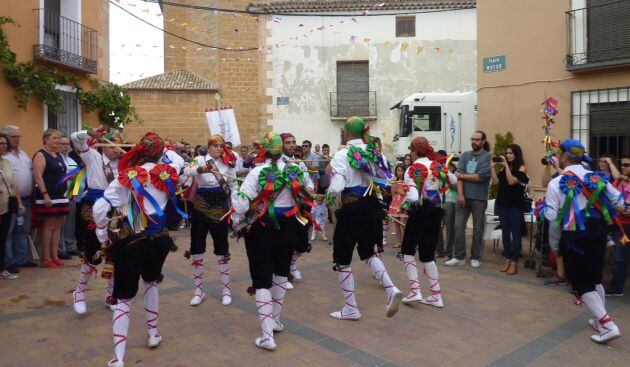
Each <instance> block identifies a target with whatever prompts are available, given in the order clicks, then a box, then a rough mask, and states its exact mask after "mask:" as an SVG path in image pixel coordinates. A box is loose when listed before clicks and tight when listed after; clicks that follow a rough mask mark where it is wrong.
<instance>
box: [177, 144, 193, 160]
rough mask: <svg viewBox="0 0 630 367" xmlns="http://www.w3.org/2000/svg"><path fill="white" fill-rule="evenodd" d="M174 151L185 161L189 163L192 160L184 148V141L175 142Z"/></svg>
mask: <svg viewBox="0 0 630 367" xmlns="http://www.w3.org/2000/svg"><path fill="white" fill-rule="evenodd" d="M175 153H177V154H178V155H179V156H180V157H182V159H183V160H184V162H186V163H190V162H191V161H192V157H191V156H190V155H189V154H188V151H187V150H186V145H184V143H181V142H177V143H175Z"/></svg>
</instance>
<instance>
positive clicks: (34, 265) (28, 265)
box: [19, 261, 39, 268]
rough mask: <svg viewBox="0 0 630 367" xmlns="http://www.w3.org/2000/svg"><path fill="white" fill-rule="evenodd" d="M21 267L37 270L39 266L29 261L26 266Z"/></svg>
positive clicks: (21, 265)
mask: <svg viewBox="0 0 630 367" xmlns="http://www.w3.org/2000/svg"><path fill="white" fill-rule="evenodd" d="M19 266H20V268H36V267H38V266H39V265H38V264H37V263H34V262H32V261H27V262H25V263H24V264H20V265H19Z"/></svg>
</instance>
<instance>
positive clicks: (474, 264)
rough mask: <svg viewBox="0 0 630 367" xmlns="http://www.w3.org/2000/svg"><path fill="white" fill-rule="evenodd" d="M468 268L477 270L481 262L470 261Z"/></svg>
mask: <svg viewBox="0 0 630 367" xmlns="http://www.w3.org/2000/svg"><path fill="white" fill-rule="evenodd" d="M470 266H471V267H473V268H478V267H480V266H481V261H479V260H470Z"/></svg>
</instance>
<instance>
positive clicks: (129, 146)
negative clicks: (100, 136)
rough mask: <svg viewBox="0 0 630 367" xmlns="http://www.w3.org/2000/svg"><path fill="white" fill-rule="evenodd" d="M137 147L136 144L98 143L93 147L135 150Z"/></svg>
mask: <svg viewBox="0 0 630 367" xmlns="http://www.w3.org/2000/svg"><path fill="white" fill-rule="evenodd" d="M135 146H136V145H135V144H116V143H112V144H107V143H96V144H94V145H93V147H121V148H133V147H135Z"/></svg>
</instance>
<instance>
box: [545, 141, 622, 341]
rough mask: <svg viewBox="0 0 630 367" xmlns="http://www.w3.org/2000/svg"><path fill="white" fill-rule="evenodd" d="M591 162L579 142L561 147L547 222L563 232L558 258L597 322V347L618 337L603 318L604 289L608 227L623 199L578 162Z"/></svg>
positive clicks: (550, 189)
mask: <svg viewBox="0 0 630 367" xmlns="http://www.w3.org/2000/svg"><path fill="white" fill-rule="evenodd" d="M583 161H585V162H591V159H590V157H589V156H588V155H587V154H586V150H585V148H584V146H583V145H582V143H581V142H580V141H579V140H575V139H567V140H565V141H563V142H562V143H560V146H559V151H558V162H559V165H560V168H562V169H563V171H562V174H561V175H559V176H558V177H556V178H554V179H553V180H551V182H550V183H549V187H548V188H547V195H546V209H545V217H546V218H547V219H548V220H549V222H550V224H551V226H550V228H549V230H550V237H551V233H552V231H561V234H560V242H559V255H560V256H562V258H563V260H564V261H563V263H564V272H565V274H566V277H567V279H568V280H569V281H570V282H571V285H572V286H573V290H574V291H575V292H576V293H577V296H578V297H581V299H582V301H583V302H584V304H585V305H586V306H587V307H588V309H589V311H590V312H591V313H592V314H593V316H595V318H592V319H590V320H589V321H588V323H589V325H591V326H592V327H593V328H594V329H595V330H597V332H598V333H597V334H595V335H591V340H592V341H594V342H596V343H600V344H603V343H608V342H609V341H611V340H613V339H616V338H618V337H619V336H621V332H620V331H619V328H618V327H617V325H616V324H615V323H614V322H613V321H612V318H611V317H610V315H608V313H607V312H606V307H605V305H606V297H605V291H604V287H603V286H602V272H603V268H604V257H605V256H604V255H605V252H606V232H607V230H606V226H607V224H612V223H613V221H615V219H616V218H615V217H616V210H620V211H622V210H623V199H622V197H621V195H620V194H619V192H618V191H617V190H616V189H615V188H614V187H613V186H612V185H611V184H610V183H609V182H608V179H607V177H605V176H606V175H605V174H603V173H601V172H591V171H589V170H587V169H586V168H584V166H582V164H581V163H582V162H583Z"/></svg>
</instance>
